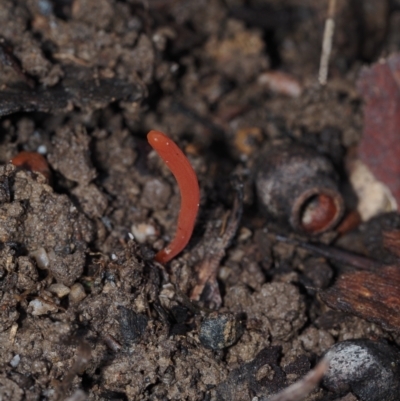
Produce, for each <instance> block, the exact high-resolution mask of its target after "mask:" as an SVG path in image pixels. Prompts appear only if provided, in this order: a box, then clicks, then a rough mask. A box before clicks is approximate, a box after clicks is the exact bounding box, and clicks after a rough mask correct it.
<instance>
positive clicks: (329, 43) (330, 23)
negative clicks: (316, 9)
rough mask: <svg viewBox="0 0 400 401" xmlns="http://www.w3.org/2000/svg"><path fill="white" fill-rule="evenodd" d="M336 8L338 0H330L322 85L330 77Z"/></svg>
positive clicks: (323, 49) (323, 43)
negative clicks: (329, 67) (330, 57)
mask: <svg viewBox="0 0 400 401" xmlns="http://www.w3.org/2000/svg"><path fill="white" fill-rule="evenodd" d="M335 8H336V0H329V9H328V18H327V19H326V21H325V30H324V37H323V39H322V53H321V61H320V65H319V74H318V80H319V83H320V84H321V85H325V84H326V82H327V79H328V65H329V56H330V55H331V50H332V38H333V33H334V31H335V20H334V16H335Z"/></svg>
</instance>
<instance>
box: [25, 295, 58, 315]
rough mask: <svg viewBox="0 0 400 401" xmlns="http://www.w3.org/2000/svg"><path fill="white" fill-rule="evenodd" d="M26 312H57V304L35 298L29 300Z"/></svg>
mask: <svg viewBox="0 0 400 401" xmlns="http://www.w3.org/2000/svg"><path fill="white" fill-rule="evenodd" d="M28 312H30V313H31V314H32V315H33V316H41V315H46V314H47V313H49V312H57V306H56V305H54V304H52V303H49V302H46V301H44V300H42V299H38V298H36V299H33V300H32V301H31V302H29V307H28Z"/></svg>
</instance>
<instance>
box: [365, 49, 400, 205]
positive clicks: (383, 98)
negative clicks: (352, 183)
mask: <svg viewBox="0 0 400 401" xmlns="http://www.w3.org/2000/svg"><path fill="white" fill-rule="evenodd" d="M358 89H359V91H360V93H361V95H362V96H363V99H364V102H365V106H364V132H363V137H362V140H361V142H360V144H359V148H358V154H359V157H360V159H361V160H362V161H363V162H364V163H365V164H366V165H367V166H368V167H369V169H370V170H371V171H372V172H373V174H374V175H375V177H376V178H377V179H378V180H380V181H382V182H383V183H385V184H386V185H387V186H388V187H389V189H390V190H391V192H392V194H393V196H394V197H395V199H396V201H397V204H400V158H399V155H400V53H396V54H394V55H392V56H390V57H389V58H388V59H387V60H385V61H383V62H378V63H375V64H374V65H373V66H372V67H370V68H364V69H363V70H362V71H361V74H360V78H359V81H358Z"/></svg>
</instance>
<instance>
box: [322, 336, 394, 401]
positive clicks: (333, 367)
mask: <svg viewBox="0 0 400 401" xmlns="http://www.w3.org/2000/svg"><path fill="white" fill-rule="evenodd" d="M326 356H327V357H328V358H329V359H330V363H329V370H328V372H327V373H326V375H325V378H324V380H323V384H324V386H325V387H327V388H328V390H330V391H333V392H334V393H338V394H345V393H346V392H352V393H353V394H354V395H356V396H357V398H359V399H360V400H361V401H383V400H384V401H397V400H398V399H399V397H398V396H399V393H400V381H399V375H400V368H399V366H400V365H399V363H400V352H399V350H398V349H397V348H395V347H392V346H390V345H388V344H385V343H381V342H376V341H372V340H364V339H361V340H349V341H343V342H340V343H337V344H335V345H334V346H333V347H332V348H331V349H330V350H329V351H328V352H327V353H326Z"/></svg>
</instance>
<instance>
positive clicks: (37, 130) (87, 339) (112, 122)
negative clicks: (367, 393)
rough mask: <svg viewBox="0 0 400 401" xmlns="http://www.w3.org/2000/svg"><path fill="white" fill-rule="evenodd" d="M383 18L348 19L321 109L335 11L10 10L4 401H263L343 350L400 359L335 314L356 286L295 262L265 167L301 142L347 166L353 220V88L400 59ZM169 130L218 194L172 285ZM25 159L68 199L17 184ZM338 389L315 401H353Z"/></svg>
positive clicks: (377, 332)
mask: <svg viewBox="0 0 400 401" xmlns="http://www.w3.org/2000/svg"><path fill="white" fill-rule="evenodd" d="M366 3H368V4H369V5H370V7H369V6H368V5H367V4H366ZM381 3H382V4H379V5H378V4H375V3H373V4H372V3H371V2H352V3H351V4H349V2H347V1H345V0H337V13H336V16H335V18H336V22H337V29H336V33H335V36H334V42H333V49H334V50H333V54H332V62H331V65H330V76H329V83H328V85H327V87H319V86H318V85H317V70H318V64H319V58H320V48H321V40H322V32H323V27H324V23H325V18H326V13H327V9H326V8H327V6H326V5H325V3H323V2H315V1H312V0H307V1H298V0H285V1H276V0H268V1H257V0H251V1H246V2H245V1H240V0H227V1H222V0H201V1H199V0H152V1H150V2H142V1H136V0H128V1H117V0H101V1H98V0H63V1H51V0H29V1H20V0H18V1H13V0H3V1H1V2H0V135H1V142H0V163H1V166H0V211H1V222H2V223H1V225H0V241H1V242H0V310H1V314H0V350H1V352H0V398H4V399H10V400H15V401H18V400H24V399H26V400H32V401H34V400H43V399H44V400H64V399H68V400H79V399H87V400H191V401H192V400H238V401H239V400H240V401H245V400H246V401H247V400H253V399H259V400H267V399H268V397H270V396H272V395H273V394H276V393H278V392H279V391H281V390H283V389H284V388H286V387H287V386H289V385H290V384H292V383H293V382H295V381H297V380H299V379H300V378H301V377H302V376H304V375H305V374H306V373H307V372H308V371H309V370H310V369H311V368H312V367H313V366H314V365H315V363H316V362H317V360H319V358H320V357H321V356H322V355H323V353H324V352H326V351H327V350H328V349H330V348H331V347H332V346H333V345H334V344H336V343H338V342H340V341H344V340H354V339H374V340H376V339H377V338H379V339H381V340H384V341H391V342H392V343H393V344H397V343H398V338H397V337H396V334H393V333H390V332H387V331H385V330H383V329H382V328H381V327H380V326H379V325H377V324H374V323H370V322H367V321H366V320H363V319H361V318H358V317H354V316H352V315H347V314H344V313H341V312H339V311H337V310H332V309H329V308H328V307H327V306H326V305H325V304H324V303H322V301H321V300H320V298H319V296H318V293H319V291H321V290H324V289H326V288H328V287H330V286H331V285H332V284H333V282H334V280H335V279H336V277H337V276H338V274H339V273H341V272H342V271H343V269H344V270H345V269H346V268H348V267H343V264H333V263H331V261H329V260H328V259H327V258H324V257H320V256H317V255H315V254H314V253H313V252H310V251H309V250H308V251H307V250H304V249H301V248H300V247H297V246H296V244H294V243H290V242H280V241H278V240H277V237H276V236H274V235H273V234H274V233H282V232H284V233H286V234H290V232H291V228H290V225H289V224H288V222H286V224H285V223H284V222H280V221H272V220H271V219H270V218H269V217H268V218H267V217H266V216H264V215H263V213H262V211H261V209H260V208H259V207H258V205H257V201H256V198H257V197H256V196H255V189H254V177H255V172H256V169H257V168H258V165H259V164H258V163H257V160H258V159H259V157H260V149H261V148H263V147H264V146H265V144H267V145H268V146H271V147H273V146H276V145H279V144H282V143H288V142H298V143H301V144H302V145H303V146H309V147H312V148H313V149H314V151H317V152H319V153H320V154H323V155H324V156H325V157H327V158H329V159H330V160H331V161H332V164H333V165H334V167H335V169H336V170H337V174H338V177H339V178H340V190H341V192H342V195H343V198H344V199H345V202H346V207H347V209H352V208H353V207H354V193H353V192H352V191H351V188H350V185H349V182H348V177H347V173H346V170H345V159H346V155H347V154H348V153H349V152H350V151H351V149H352V148H353V147H354V146H355V145H356V144H357V143H358V141H359V140H360V137H361V128H362V110H361V107H360V105H361V101H360V97H359V95H358V93H357V91H356V85H355V81H356V76H357V74H358V72H359V70H360V67H361V65H362V63H363V62H365V61H372V60H375V59H377V58H378V56H379V55H380V51H381V49H390V50H391V51H394V50H398V41H396V37H397V36H396V35H398V33H397V32H396V26H397V25H396V24H395V23H394V22H393V21H397V19H398V18H399V16H398V11H397V10H396V9H395V8H393V9H390V8H389V6H388V4H389V2H387V1H382V2H381ZM385 5H386V6H387V7H385ZM374 10H375V11H374ZM343 27H351V29H352V32H353V33H354V34H349V33H346V34H345V32H347V31H346V29H344V28H343ZM382 27H390V28H388V29H387V30H386V28H385V29H384V28H382ZM396 46H397V47H396ZM271 80H272V81H271ZM271 82H272V84H271ZM288 88H289V89H290V90H288ZM293 88H294V89H293ZM151 129H159V130H161V131H163V132H165V133H167V134H168V135H169V136H171V138H173V139H174V140H175V141H176V142H177V143H178V145H179V146H180V147H181V148H182V150H183V151H184V152H185V154H186V155H187V156H188V158H189V161H190V162H191V164H192V166H193V168H194V170H195V171H196V174H197V175H198V179H199V183H200V188H201V201H200V212H199V216H198V219H197V223H196V228H195V231H194V234H193V237H192V239H191V241H190V243H189V246H188V247H187V248H186V249H185V250H184V252H183V253H182V254H181V255H179V256H178V257H177V258H176V259H174V260H173V261H172V262H171V263H170V264H168V265H167V266H161V265H159V264H157V263H155V262H154V260H153V258H154V255H155V252H156V251H158V250H160V249H162V248H163V247H164V246H166V245H167V244H168V243H169V242H170V241H171V239H172V238H173V235H174V232H175V230H176V221H177V216H178V213H179V207H180V195H179V190H178V186H177V184H176V182H175V180H174V179H173V177H172V175H171V173H170V171H169V169H168V167H167V166H165V165H164V163H163V162H162V161H161V160H160V158H159V157H158V155H157V154H156V153H155V151H153V150H151V148H150V146H149V145H148V143H147V141H146V138H145V135H146V133H147V132H148V131H149V130H151ZM20 151H28V152H38V153H40V154H41V155H43V156H44V157H45V158H46V160H47V162H48V164H49V168H50V171H51V177H50V178H48V177H45V176H43V175H42V174H41V173H40V172H37V171H30V170H27V169H25V168H24V167H23V166H22V167H21V166H19V167H16V166H14V165H13V164H12V163H10V160H11V159H12V158H13V157H15V156H16V155H17V154H18V153H19V152H20ZM288 220H289V219H288ZM374 227H375V228H374V230H376V224H375V226H374ZM378 227H379V228H381V225H379V224H378ZM362 230H366V231H368V232H369V231H370V230H372V228H366V229H365V228H361V231H362ZM338 235H339V234H338V232H337V231H334V230H332V231H330V232H328V233H325V234H322V235H321V236H319V237H315V238H317V239H318V241H319V242H320V243H324V244H330V243H332V242H333V241H334V240H335V239H336V238H337V237H338ZM315 238H314V240H315ZM352 238H354V237H352V236H351V235H349V236H347V237H342V238H341V242H342V243H343V244H346V241H347V247H348V248H350V249H352V248H353V249H354V248H355V247H354V240H353V239H352ZM357 241H359V243H358V245H359V246H358V249H365V248H367V247H369V248H371V249H372V248H373V246H372V245H370V244H369V245H366V246H364V248H363V246H362V244H364V245H365V244H366V243H367V241H363V240H362V239H358V240H357ZM349 243H350V244H349ZM360 243H361V245H360ZM375 248H376V247H375ZM205 322H207V325H208V326H207V327H205ZM210 327H211V328H210ZM384 348H385V347H384ZM385 349H386V348H385ZM332 388H334V386H331V387H329V388H327V387H323V386H322V387H321V388H318V389H316V390H314V392H313V393H312V394H311V395H310V396H309V397H308V398H307V400H309V401H311V400H328V399H339V398H338V397H340V396H341V395H339V394H338V393H337V392H336V393H335V391H334V390H332ZM348 397H353V396H352V395H351V394H349V395H348ZM349 399H352V398H349ZM362 401H368V399H367V398H365V399H362Z"/></svg>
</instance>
